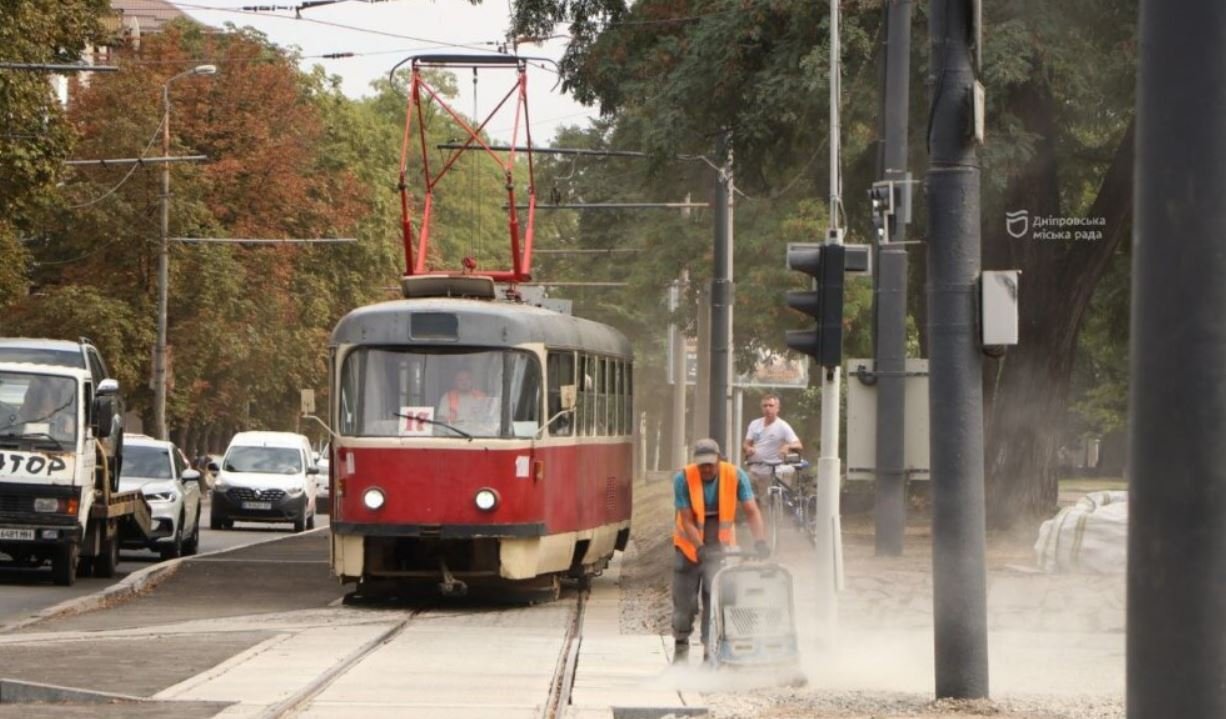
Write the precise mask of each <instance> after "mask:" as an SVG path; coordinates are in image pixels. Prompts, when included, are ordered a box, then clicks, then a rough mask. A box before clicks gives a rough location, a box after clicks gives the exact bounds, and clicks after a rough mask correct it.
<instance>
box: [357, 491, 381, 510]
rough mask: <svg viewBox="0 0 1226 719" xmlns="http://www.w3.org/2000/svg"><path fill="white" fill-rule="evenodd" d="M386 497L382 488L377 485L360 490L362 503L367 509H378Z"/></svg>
mask: <svg viewBox="0 0 1226 719" xmlns="http://www.w3.org/2000/svg"><path fill="white" fill-rule="evenodd" d="M385 501H387V498H386V497H384V496H383V490H381V489H379V488H378V487H371V488H370V489H368V490H366V491H365V492H362V504H365V505H366V508H367V509H379V508H380V507H382V506H383V503H384V502H385Z"/></svg>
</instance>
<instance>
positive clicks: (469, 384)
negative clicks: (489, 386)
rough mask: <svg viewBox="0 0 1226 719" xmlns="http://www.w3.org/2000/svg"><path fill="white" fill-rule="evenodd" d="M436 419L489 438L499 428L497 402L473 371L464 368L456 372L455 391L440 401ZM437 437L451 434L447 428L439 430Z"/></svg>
mask: <svg viewBox="0 0 1226 719" xmlns="http://www.w3.org/2000/svg"><path fill="white" fill-rule="evenodd" d="M434 416H435V417H436V418H438V420H439V421H441V422H446V423H447V424H449V425H451V426H452V427H455V428H456V429H460V430H463V431H465V432H468V433H469V434H473V435H484V436H489V435H491V434H495V433H496V431H497V427H498V414H497V407H496V406H495V403H494V402H493V401H491V398H490V397H489V396H487V395H486V394H485V393H484V392H482V391H481V390H480V389H477V387H476V386H475V383H474V380H473V373H472V370H470V369H468V368H462V369H460V370H458V371H456V373H455V378H454V380H453V382H452V385H451V389H449V390H447V391H446V392H444V393H443V396H442V397H441V398H440V399H439V402H438V407H437V408H436V409H435V412H434ZM435 430H436V432H435V433H436V434H448V432H447V430H446V429H445V428H443V427H436V428H435Z"/></svg>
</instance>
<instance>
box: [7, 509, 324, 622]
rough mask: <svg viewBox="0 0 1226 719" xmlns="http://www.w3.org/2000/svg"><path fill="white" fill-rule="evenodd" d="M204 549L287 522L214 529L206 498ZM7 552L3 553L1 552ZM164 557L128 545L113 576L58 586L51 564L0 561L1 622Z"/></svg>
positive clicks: (255, 536) (279, 528) (320, 520)
mask: <svg viewBox="0 0 1226 719" xmlns="http://www.w3.org/2000/svg"><path fill="white" fill-rule="evenodd" d="M200 518H201V524H200V553H201V554H204V553H205V552H215V551H217V550H220V549H228V548H230V547H237V546H240V545H244V544H251V543H253V542H259V541H264V540H268V539H273V538H275V537H279V536H284V535H285V534H287V533H288V532H289V531H290V530H291V527H290V525H289V524H288V523H287V524H259V523H255V522H238V523H236V524H235V525H234V527H235V528H234V529H231V530H222V531H213V530H211V529H209V527H208V521H209V509H208V502H207V501H206V502H205V504H204V506H203V507H202V509H201V512H200ZM315 523H316V524H315V526H316V527H326V526H328V517H327V516H326V515H323V514H320V515H317V516H316V518H315ZM0 556H3V555H0ZM159 561H161V559H160V558H159V556H158V555H157V554H156V553H154V552H151V551H145V550H130V549H125V550H123V551H122V552H121V553H120V555H119V567H118V571H117V572H116V573H115V576H114V577H112V578H110V579H94V578H92V577H90V578H84V577H82V578H78V579H77V582H76V584H74V585H73V586H71V587H58V586H56V585H55V584H53V583H52V582H51V568H50V565H49V564H47V565H44V566H43V567H41V568H39V569H14V568H11V567H8V566H6V564H5V563H4V562H0V625H4V624H7V623H9V622H14V621H18V620H20V619H23V618H25V617H27V616H29V615H31V614H34V613H36V612H39V611H41V610H43V609H46V608H47V607H50V606H53V605H55V604H59V603H60V602H63V601H65V600H68V599H72V598H74V597H80V596H85V595H87V594H92V593H93V592H96V591H99V590H101V589H104V588H106V587H108V586H110V585H112V584H114V583H116V582H119V581H121V580H123V578H124V577H127V576H128V575H129V574H131V573H133V572H138V571H140V570H142V569H144V568H146V567H149V566H152V565H154V564H156V563H158V562H159Z"/></svg>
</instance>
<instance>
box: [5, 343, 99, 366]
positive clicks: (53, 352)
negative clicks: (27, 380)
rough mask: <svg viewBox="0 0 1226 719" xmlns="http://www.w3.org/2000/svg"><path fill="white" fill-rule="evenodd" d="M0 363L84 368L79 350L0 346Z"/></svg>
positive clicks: (83, 360) (83, 361)
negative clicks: (27, 363)
mask: <svg viewBox="0 0 1226 719" xmlns="http://www.w3.org/2000/svg"><path fill="white" fill-rule="evenodd" d="M0 362H31V363H33V364H49V365H56V366H57V367H81V368H84V367H85V358H84V356H83V355H82V354H81V350H77V349H72V350H67V349H48V348H35V347H6V346H0Z"/></svg>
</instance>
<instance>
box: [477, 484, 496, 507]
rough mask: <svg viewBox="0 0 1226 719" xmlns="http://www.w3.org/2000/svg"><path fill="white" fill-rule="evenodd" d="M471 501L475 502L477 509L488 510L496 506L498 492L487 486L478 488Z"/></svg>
mask: <svg viewBox="0 0 1226 719" xmlns="http://www.w3.org/2000/svg"><path fill="white" fill-rule="evenodd" d="M473 501H474V502H476V504H477V509H480V510H481V511H482V512H488V511H490V510H492V509H493V508H494V507H497V506H498V493H497V492H495V491H494V490H492V489H489V488H486V489H478V490H477V494H476V496H475V497H473Z"/></svg>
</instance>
